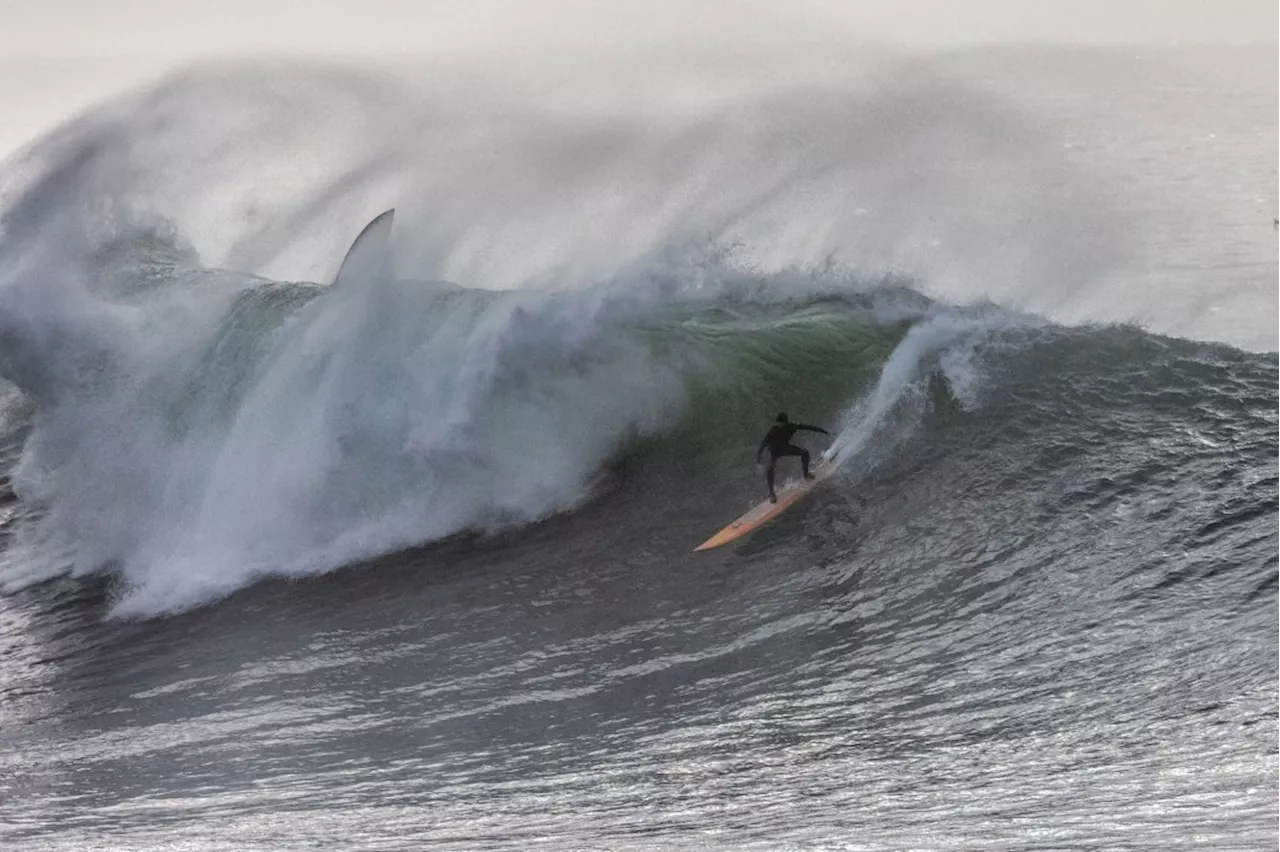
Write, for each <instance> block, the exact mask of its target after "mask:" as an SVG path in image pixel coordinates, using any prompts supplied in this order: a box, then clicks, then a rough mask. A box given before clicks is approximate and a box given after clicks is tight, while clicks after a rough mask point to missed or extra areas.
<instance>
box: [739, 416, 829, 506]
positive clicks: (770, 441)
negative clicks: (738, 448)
mask: <svg viewBox="0 0 1280 852" xmlns="http://www.w3.org/2000/svg"><path fill="white" fill-rule="evenodd" d="M801 429H803V430H805V431H808V432H821V433H822V434H824V435H829V434H831V433H830V432H828V431H827V430H826V429H823V428H822V427H821V426H809V425H808V424H805V423H790V422H787V423H775V424H774V425H773V427H772V428H771V429H770V430H769V434H767V435H765V436H764V440H763V441H761V442H760V449H758V450H756V461H759V460H760V456H761V454H763V453H764V451H765V450H768V451H769V468H768V470H766V471H765V480H766V481H767V482H768V483H769V497H770V499H775V497H774V493H773V468H774V466H775V465H776V464H777V463H778V459H779V458H781V457H782V456H799V457H800V469H801V470H802V471H803V472H804V475H805V477H808V476H809V451H808V450H806V449H805V448H804V447H797V446H796V445H794V444H792V443H791V439H792V437H794V436H795V434H796V432H798V431H800V430H801Z"/></svg>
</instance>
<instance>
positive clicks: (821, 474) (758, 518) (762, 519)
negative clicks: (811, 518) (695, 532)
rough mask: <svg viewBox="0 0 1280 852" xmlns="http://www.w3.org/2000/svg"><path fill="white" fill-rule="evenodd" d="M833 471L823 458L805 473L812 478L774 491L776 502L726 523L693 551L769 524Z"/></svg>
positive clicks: (730, 539)
mask: <svg viewBox="0 0 1280 852" xmlns="http://www.w3.org/2000/svg"><path fill="white" fill-rule="evenodd" d="M835 469H836V463H835V459H824V460H823V461H822V462H819V463H818V465H817V466H816V467H814V468H813V469H812V470H811V471H809V472H810V473H812V474H813V479H801V480H799V481H797V482H793V483H790V484H788V485H785V486H783V487H782V488H780V489H777V493H778V502H777V503H770V502H769V501H768V500H765V501H764V502H763V503H760V504H759V505H757V506H755V507H754V508H753V509H751V510H750V511H749V512H747V513H746V514H745V515H743V516H742V517H741V518H738V520H736V521H734V522H733V523H731V524H729V526H727V527H725V528H724V529H722V530H720V532H718V533H716V534H715V535H713V536H711V538H709V539H707V540H706V541H704V542H703V543H702V544H700V545H698V546H697V547H695V548H694V551H695V552H696V551H699V550H710V549H711V548H713V547H720V546H721V545H725V544H728V543H729V542H731V541H737V540H738V539H740V538H742V537H743V536H744V535H747V534H748V533H752V532H755V531H756V530H758V529H760V527H762V526H764V525H765V524H767V523H769V521H772V520H773V519H774V518H776V517H778V516H779V515H781V514H782V513H783V512H785V511H786V510H787V509H789V508H790V507H791V506H792V505H793V504H795V502H796V501H797V500H799V499H800V498H801V497H803V496H804V495H806V494H808V493H809V492H810V491H812V490H813V489H814V488H815V487H817V485H818V483H819V482H821V481H822V480H824V479H826V478H827V477H828V476H830V475H831V474H832V472H834V471H835Z"/></svg>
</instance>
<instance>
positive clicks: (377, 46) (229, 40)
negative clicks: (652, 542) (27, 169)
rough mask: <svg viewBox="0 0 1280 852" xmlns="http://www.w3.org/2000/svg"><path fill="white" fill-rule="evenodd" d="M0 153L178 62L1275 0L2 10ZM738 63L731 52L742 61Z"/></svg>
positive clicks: (1065, 24) (900, 38) (811, 40)
mask: <svg viewBox="0 0 1280 852" xmlns="http://www.w3.org/2000/svg"><path fill="white" fill-rule="evenodd" d="M0 7H2V9H3V14H2V15H0V18H2V19H3V26H0V110H2V111H3V112H2V114H3V116H4V121H3V122H2V123H0V157H3V156H5V155H7V154H8V153H10V152H11V151H13V150H14V149H15V148H17V147H18V146H19V145H22V144H23V143H25V142H27V141H30V140H31V139H32V138H33V137H34V136H35V135H37V134H38V133H41V132H43V131H44V130H47V129H49V128H50V127H52V126H54V125H56V124H57V123H59V122H60V121H61V120H63V119H65V118H67V117H68V116H70V115H71V114H73V113H75V112H77V111H79V110H81V109H83V108H85V107H86V106H88V105H90V104H92V103H94V102H96V101H98V100H101V99H102V98H105V97H108V96H110V95H112V94H114V93H117V92H119V91H121V90H124V89H127V88H129V87H132V86H135V85H138V84H140V83H143V82H146V81H148V80H150V79H153V78H155V77H157V76H159V75H161V74H163V73H164V72H165V71H166V70H168V69H170V68H172V67H174V66H176V65H180V64H183V63H185V62H188V61H191V60H195V59H202V58H209V57H216V56H231V55H245V54H257V55H294V56H334V55H346V56H362V57H383V58H398V57H405V56H417V55H432V56H437V57H457V58H463V59H472V60H480V61H483V60H484V59H485V58H486V57H491V58H492V57H502V56H513V55H522V56H524V57H525V58H532V57H541V56H544V55H548V54H551V55H554V54H560V55H566V54H571V55H576V54H579V53H582V52H588V53H594V54H597V55H603V56H608V55H611V54H614V53H618V52H624V51H634V50H641V51H642V50H645V49H646V48H652V47H658V46H663V47H666V48H677V49H681V48H687V49H692V48H695V47H696V48H699V49H708V50H720V51H724V50H731V51H734V52H737V53H740V54H741V53H743V52H745V53H747V54H750V52H752V51H757V50H759V51H766V52H768V53H770V54H772V55H773V56H774V57H775V58H777V57H779V56H781V57H783V58H785V57H786V56H788V55H790V54H792V53H794V55H796V56H797V57H800V56H803V55H805V54H806V53H807V52H808V51H809V50H810V49H811V48H812V47H813V46H814V45H815V44H818V43H821V44H823V45H825V46H827V47H828V48H830V46H831V45H833V44H840V43H842V42H848V43H849V44H850V45H853V44H854V43H856V42H868V41H870V42H882V43H885V44H894V45H902V46H906V47H908V48H914V49H928V48H932V47H939V46H948V45H963V44H981V43H990V42H1009V41H1022V42H1038V41H1053V42H1059V43H1064V42H1065V43H1091V44H1135V45H1136V44H1146V45H1149V44H1161V45H1169V44H1189V43H1219V44H1222V43H1258V42H1266V43H1273V42H1275V41H1276V33H1277V4H1276V2H1275V0H1072V2H1058V0H1054V2H1022V0H964V2H955V0H858V2H851V0H806V1H805V2H800V1H799V0H787V2H777V0H737V2H731V0H725V1H724V2H689V0H683V2H671V0H650V2H643V3H641V2H605V0H471V2H466V3H460V2H452V1H451V2H431V0H426V1H425V2H413V1H412V0H363V2H358V0H311V2H288V0H222V2H219V3H216V4H214V3H209V4H198V5H197V4H193V3H182V2H178V3H175V2H173V1H172V0H113V1H112V0H108V2H94V0H4V2H3V4H0ZM743 58H744V61H746V57H745V56H744V57H743Z"/></svg>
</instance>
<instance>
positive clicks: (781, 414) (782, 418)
mask: <svg viewBox="0 0 1280 852" xmlns="http://www.w3.org/2000/svg"><path fill="white" fill-rule="evenodd" d="M778 422H779V423H786V422H787V412H785V411H779V412H778Z"/></svg>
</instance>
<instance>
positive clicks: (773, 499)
mask: <svg viewBox="0 0 1280 852" xmlns="http://www.w3.org/2000/svg"><path fill="white" fill-rule="evenodd" d="M769 502H770V503H777V502H778V495H777V494H774V493H773V492H772V491H770V492H769Z"/></svg>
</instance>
